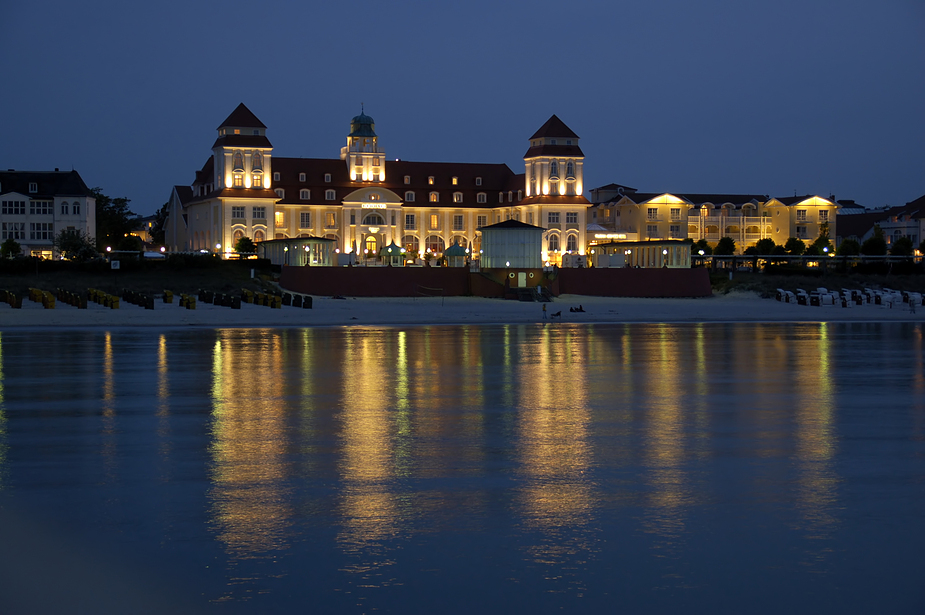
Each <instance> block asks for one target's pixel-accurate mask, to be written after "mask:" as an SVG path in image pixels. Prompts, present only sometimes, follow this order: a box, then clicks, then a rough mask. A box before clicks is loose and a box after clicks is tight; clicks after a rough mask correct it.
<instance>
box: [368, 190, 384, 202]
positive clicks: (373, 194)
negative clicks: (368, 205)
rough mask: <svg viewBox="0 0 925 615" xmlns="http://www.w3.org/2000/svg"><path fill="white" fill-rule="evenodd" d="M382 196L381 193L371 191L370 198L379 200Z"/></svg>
mask: <svg viewBox="0 0 925 615" xmlns="http://www.w3.org/2000/svg"><path fill="white" fill-rule="evenodd" d="M380 198H381V197H380V195H378V194H376V193H375V192H370V193H369V200H370V201H378V200H379V199H380Z"/></svg>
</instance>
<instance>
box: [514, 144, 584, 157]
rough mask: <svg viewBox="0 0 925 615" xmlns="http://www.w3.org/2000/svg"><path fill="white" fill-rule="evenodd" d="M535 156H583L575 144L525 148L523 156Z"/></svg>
mask: <svg viewBox="0 0 925 615" xmlns="http://www.w3.org/2000/svg"><path fill="white" fill-rule="evenodd" d="M537 156H563V157H572V158H583V157H584V153H583V152H582V151H581V148H580V147H578V146H577V145H550V144H548V143H546V144H543V145H534V146H532V147H531V148H530V149H528V150H527V153H526V154H524V158H535V157H537Z"/></svg>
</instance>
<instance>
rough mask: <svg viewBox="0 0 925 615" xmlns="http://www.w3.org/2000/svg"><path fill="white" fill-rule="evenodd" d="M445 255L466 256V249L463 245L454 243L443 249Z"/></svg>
mask: <svg viewBox="0 0 925 615" xmlns="http://www.w3.org/2000/svg"><path fill="white" fill-rule="evenodd" d="M443 255H444V256H465V255H466V249H465V248H464V247H462V246H461V245H459V244H458V243H454V244H453V245H451V246H450V247H449V248H447V249H446V250H444V251H443Z"/></svg>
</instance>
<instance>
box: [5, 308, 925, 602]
mask: <svg viewBox="0 0 925 615" xmlns="http://www.w3.org/2000/svg"><path fill="white" fill-rule="evenodd" d="M923 520H925V348H923V329H922V325H920V324H801V325H755V324H742V325H735V324H728V325H724V324H712V325H638V324H637V325H627V326H616V325H608V326H571V325H555V326H547V327H542V326H535V325H530V326H487V327H475V326H472V327H422V328H409V329H397V328H381V329H380V328H344V329H288V330H280V329H267V330H258V329H251V330H239V329H228V330H148V329H145V330H140V331H130V330H114V331H111V332H105V331H76V332H75V331H49V330H42V331H21V330H15V331H3V332H0V549H2V552H3V556H2V557H0V611H2V612H4V613H27V612H28V613H32V612H93V613H98V612H133V613H138V612H165V611H168V610H169V611H172V612H181V611H186V612H206V613H238V612H273V611H276V612H282V611H288V612H320V613H323V612H338V613H340V612H342V613H361V612H439V613H473V612H484V613H508V612H524V613H526V612H555V611H565V612H608V613H610V612H620V613H654V612H664V613H677V612H682V611H684V612H711V613H743V612H749V613H782V612H798V613H845V612H863V613H922V612H923V611H925V581H923V579H925V563H923V562H925V523H923Z"/></svg>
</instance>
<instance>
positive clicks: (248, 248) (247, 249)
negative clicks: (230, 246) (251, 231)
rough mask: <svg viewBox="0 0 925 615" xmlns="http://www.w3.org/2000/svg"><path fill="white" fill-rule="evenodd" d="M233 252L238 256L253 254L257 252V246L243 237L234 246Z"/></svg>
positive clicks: (248, 238)
mask: <svg viewBox="0 0 925 615" xmlns="http://www.w3.org/2000/svg"><path fill="white" fill-rule="evenodd" d="M234 251H235V252H237V253H238V254H254V253H255V252H257V245H256V244H255V243H254V242H253V240H252V239H251V238H250V237H248V236H247V235H245V236H243V237H241V239H239V240H238V241H237V243H235V244H234Z"/></svg>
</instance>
